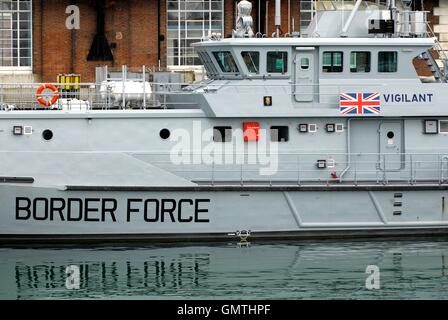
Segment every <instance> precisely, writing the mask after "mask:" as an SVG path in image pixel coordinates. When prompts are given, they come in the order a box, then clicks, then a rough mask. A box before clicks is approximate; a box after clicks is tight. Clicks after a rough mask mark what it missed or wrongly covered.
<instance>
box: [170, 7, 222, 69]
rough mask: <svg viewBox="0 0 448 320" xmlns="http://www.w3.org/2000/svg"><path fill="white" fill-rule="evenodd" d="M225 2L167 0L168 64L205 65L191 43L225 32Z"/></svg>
mask: <svg viewBox="0 0 448 320" xmlns="http://www.w3.org/2000/svg"><path fill="white" fill-rule="evenodd" d="M223 6H224V1H223V0H178V1H174V0H167V29H168V39H167V40H168V41H167V65H168V66H195V65H201V61H200V59H199V58H198V56H197V54H196V53H195V52H194V49H193V47H191V44H192V43H195V42H200V41H201V39H202V38H204V37H205V36H207V35H208V34H209V32H210V33H214V32H215V33H221V34H222V33H223V32H224V24H223V10H224V8H223Z"/></svg>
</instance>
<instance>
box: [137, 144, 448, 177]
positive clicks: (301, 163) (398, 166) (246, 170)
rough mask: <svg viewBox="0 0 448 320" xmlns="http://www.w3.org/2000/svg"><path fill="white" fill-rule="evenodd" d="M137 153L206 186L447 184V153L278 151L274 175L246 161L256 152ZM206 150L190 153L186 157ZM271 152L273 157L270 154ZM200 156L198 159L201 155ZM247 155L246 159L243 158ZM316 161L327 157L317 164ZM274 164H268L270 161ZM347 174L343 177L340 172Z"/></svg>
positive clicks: (143, 158) (275, 158)
mask: <svg viewBox="0 0 448 320" xmlns="http://www.w3.org/2000/svg"><path fill="white" fill-rule="evenodd" d="M131 154H132V155H133V156H135V157H137V158H139V159H142V160H144V161H147V162H150V163H151V164H153V165H155V166H158V167H161V168H163V169H166V170H167V171H169V172H172V173H175V174H177V175H180V176H183V177H185V178H188V179H191V180H194V181H197V182H199V183H205V184H212V185H213V184H220V183H238V184H242V185H246V184H253V183H255V184H257V183H263V184H279V183H281V184H298V185H302V184H340V183H343V184H351V185H362V184H372V183H373V184H384V185H390V184H397V183H398V184H410V185H412V184H420V183H425V184H439V185H441V184H448V152H447V153H446V154H443V153H440V154H435V153H412V154H410V153H403V154H395V153H393V154H392V153H362V154H360V153H352V154H347V153H279V154H277V155H275V154H274V155H271V160H272V161H277V165H276V166H275V170H273V171H272V174H268V175H263V174H261V173H260V169H262V168H265V169H266V168H267V167H268V165H266V164H260V163H248V161H246V160H247V159H248V157H249V156H255V154H249V153H244V154H238V153H236V154H234V156H235V157H232V159H233V160H235V159H236V158H238V156H239V159H240V162H237V161H235V162H232V163H226V162H225V161H223V159H224V157H222V154H221V153H220V154H219V157H218V158H213V161H212V162H211V163H204V162H200V163H193V161H191V162H189V163H183V164H174V163H173V161H171V158H170V155H169V154H167V153H165V154H162V153H138V152H136V153H131ZM195 155H196V156H200V158H201V157H203V156H204V154H199V153H188V154H187V158H188V157H191V159H192V158H193V156H195ZM266 156H269V155H266ZM197 159H198V158H197ZM241 159H243V160H241ZM318 161H325V167H324V168H318V167H317V163H318ZM269 165H270V164H269ZM343 172H344V173H345V174H344V175H343V177H342V173H343Z"/></svg>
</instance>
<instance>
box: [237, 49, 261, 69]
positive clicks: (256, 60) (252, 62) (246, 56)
mask: <svg viewBox="0 0 448 320" xmlns="http://www.w3.org/2000/svg"><path fill="white" fill-rule="evenodd" d="M241 56H242V57H243V60H244V63H245V64H246V67H247V70H248V71H249V73H257V74H258V73H260V53H259V52H258V51H243V52H241Z"/></svg>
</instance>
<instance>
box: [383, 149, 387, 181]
mask: <svg viewBox="0 0 448 320" xmlns="http://www.w3.org/2000/svg"><path fill="white" fill-rule="evenodd" d="M383 184H387V180H386V155H385V154H383Z"/></svg>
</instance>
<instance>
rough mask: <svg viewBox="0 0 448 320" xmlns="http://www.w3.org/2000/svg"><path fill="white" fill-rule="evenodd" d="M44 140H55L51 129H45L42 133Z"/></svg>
mask: <svg viewBox="0 0 448 320" xmlns="http://www.w3.org/2000/svg"><path fill="white" fill-rule="evenodd" d="M42 138H44V140H47V141H48V140H51V139H52V138H53V131H51V130H50V129H45V130H44V131H43V132H42Z"/></svg>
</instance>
